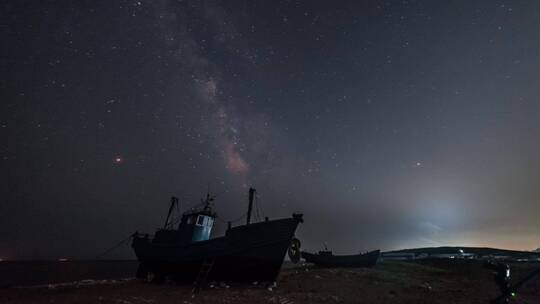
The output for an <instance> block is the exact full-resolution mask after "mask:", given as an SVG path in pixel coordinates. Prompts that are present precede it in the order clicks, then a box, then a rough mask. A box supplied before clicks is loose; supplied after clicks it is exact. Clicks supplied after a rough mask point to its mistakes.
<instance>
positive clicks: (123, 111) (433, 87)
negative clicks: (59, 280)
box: [0, 0, 540, 259]
mask: <svg viewBox="0 0 540 304" xmlns="http://www.w3.org/2000/svg"><path fill="white" fill-rule="evenodd" d="M7 2H9V3H5V2H4V4H2V5H1V15H0V20H1V24H0V26H1V31H2V46H1V48H0V50H1V55H0V56H1V61H0V68H1V74H2V81H1V84H0V86H1V87H0V98H1V104H0V138H1V139H2V140H1V145H0V158H1V159H0V172H1V181H0V200H1V203H0V231H1V237H0V258H4V259H7V258H12V259H13V258H57V257H73V258H92V257H95V256H96V255H97V254H99V253H100V252H102V251H104V250H105V249H107V248H108V247H110V246H112V245H113V244H115V243H116V242H118V241H120V240H122V239H123V238H125V237H127V236H128V235H129V234H131V233H133V232H134V231H135V230H138V231H146V232H150V233H152V232H154V231H155V228H157V227H158V226H161V225H162V224H163V222H164V218H165V215H166V212H167V209H168V204H169V199H170V196H171V195H176V196H178V197H179V198H180V203H181V207H182V209H185V208H187V207H190V206H193V205H195V204H197V203H198V202H199V199H200V198H201V197H203V196H204V195H205V194H206V191H207V188H208V187H210V191H211V192H212V193H214V194H217V198H216V202H215V208H216V211H217V212H218V215H219V221H217V224H218V227H217V231H216V232H217V233H219V232H222V231H223V230H224V229H225V226H226V224H224V221H227V220H231V219H236V218H239V217H241V215H242V214H244V213H245V211H246V209H247V189H248V188H249V186H253V187H255V188H256V189H257V190H258V195H259V198H258V204H257V205H258V211H259V213H260V214H261V216H264V215H266V216H269V217H270V218H277V217H289V216H290V215H291V213H292V212H302V213H304V218H305V223H304V224H302V225H301V226H300V227H299V229H298V231H297V237H299V238H300V239H301V240H302V241H303V248H304V249H307V250H319V249H320V248H321V247H322V243H324V242H326V243H328V246H329V247H330V248H332V249H334V251H336V252H338V253H345V252H358V251H359V250H361V251H366V250H371V249H377V248H380V249H382V250H389V249H399V248H411V247H418V246H442V245H471V246H492V247H502V248H512V249H523V250H532V249H535V248H537V247H539V246H540V220H539V215H540V187H539V184H538V183H539V181H540V100H539V97H540V85H539V84H538V82H539V79H540V2H538V1H492V0H486V1H429V0H424V1H412V0H411V1H350V2H339V1H270V0H267V1H167V0H159V1H145V0H140V1H7ZM241 223H242V222H240V221H239V222H236V223H235V225H239V224H241ZM112 257H133V255H132V254H131V250H130V248H129V247H128V246H126V247H125V248H123V249H122V250H120V251H119V252H116V253H113V254H112Z"/></svg>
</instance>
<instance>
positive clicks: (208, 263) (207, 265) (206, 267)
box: [191, 257, 216, 295]
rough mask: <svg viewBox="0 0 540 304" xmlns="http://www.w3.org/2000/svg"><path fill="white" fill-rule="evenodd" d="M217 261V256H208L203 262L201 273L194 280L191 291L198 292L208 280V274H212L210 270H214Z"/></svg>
mask: <svg viewBox="0 0 540 304" xmlns="http://www.w3.org/2000/svg"><path fill="white" fill-rule="evenodd" d="M215 262H216V258H214V257H213V258H206V259H204V260H203V263H202V264H201V268H200V269H199V274H197V278H196V279H195V281H194V282H193V290H192V291H191V292H192V293H193V294H194V295H195V294H198V293H199V291H200V290H201V288H202V287H203V285H204V284H205V283H206V280H207V279H208V274H210V271H212V267H214V263H215Z"/></svg>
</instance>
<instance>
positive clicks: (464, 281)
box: [0, 260, 540, 304]
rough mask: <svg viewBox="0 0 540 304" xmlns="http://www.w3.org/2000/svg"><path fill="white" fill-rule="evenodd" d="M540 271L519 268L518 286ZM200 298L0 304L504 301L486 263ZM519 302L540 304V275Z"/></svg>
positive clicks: (75, 287) (138, 292)
mask: <svg viewBox="0 0 540 304" xmlns="http://www.w3.org/2000/svg"><path fill="white" fill-rule="evenodd" d="M539 267H540V264H538V263H537V264H519V265H517V264H516V265H512V276H513V282H517V281H518V280H520V279H521V278H523V277H524V276H526V275H527V274H529V273H531V272H532V271H534V270H535V269H537V268H539ZM215 285H217V286H214V287H206V288H205V289H203V290H202V291H201V292H200V293H199V294H197V295H196V296H194V297H193V296H192V293H191V286H185V285H177V284H175V283H172V282H169V283H165V284H161V285H158V284H151V283H145V282H140V281H136V280H124V281H110V280H109V281H83V282H79V283H74V284H65V285H51V286H41V287H25V288H6V289H0V303H6V304H7V303H17V304H19V303H21V304H22V303H24V304H26V303H58V304H64V303H65V304H67V303H119V304H149V303H156V304H157V303H165V304H167V303H171V304H172V303H175V304H177V303H180V304H188V303H231V304H232V303H235V304H242V303H276V304H292V303H373V304H379V303H415V304H418V303H426V304H427V303H430V304H432V303H433V304H437V303H440V304H442V303H445V304H446V303H471V304H473V303H489V301H490V300H491V299H494V298H496V297H497V296H498V295H499V290H498V288H497V285H496V284H495V281H494V276H493V273H492V272H491V271H490V270H488V269H486V268H485V267H484V266H483V265H482V262H480V261H469V260H431V261H429V260H426V261H422V262H414V263H413V262H381V263H379V264H378V265H377V266H376V267H374V268H370V269H362V268H354V269H321V268H316V267H313V266H298V267H295V268H290V269H284V270H283V271H282V273H281V276H280V278H279V281H278V282H277V287H274V288H267V287H266V286H261V285H262V284H258V285H237V286H235V285H233V286H225V284H221V286H220V284H215ZM511 303H520V304H524V303H530V304H534V303H537V304H538V303H540V276H537V277H536V278H535V279H534V280H531V281H529V282H528V283H527V284H526V285H524V286H523V287H522V288H521V290H520V291H519V292H518V293H517V295H516V297H515V298H513V299H512V301H511Z"/></svg>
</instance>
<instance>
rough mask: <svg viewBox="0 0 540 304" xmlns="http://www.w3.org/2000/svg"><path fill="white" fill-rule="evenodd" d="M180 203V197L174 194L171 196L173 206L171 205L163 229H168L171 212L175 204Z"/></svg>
mask: <svg viewBox="0 0 540 304" xmlns="http://www.w3.org/2000/svg"><path fill="white" fill-rule="evenodd" d="M175 204H176V205H177V204H178V198H177V197H174V196H172V197H171V206H170V207H169V212H168V213H167V218H166V219H165V225H164V226H163V229H167V226H168V225H169V218H170V217H171V213H172V211H173V208H174V205H175Z"/></svg>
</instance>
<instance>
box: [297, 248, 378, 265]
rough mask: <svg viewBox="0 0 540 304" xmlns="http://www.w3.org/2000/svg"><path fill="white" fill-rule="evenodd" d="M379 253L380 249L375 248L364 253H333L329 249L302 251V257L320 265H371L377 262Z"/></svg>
mask: <svg viewBox="0 0 540 304" xmlns="http://www.w3.org/2000/svg"><path fill="white" fill-rule="evenodd" d="M380 253H381V252H380V250H375V251H370V252H368V253H364V254H353V255H333V254H332V251H329V250H324V251H319V252H318V253H316V254H315V253H309V252H305V251H302V257H303V258H304V259H305V260H306V262H308V263H313V264H315V265H317V266H320V267H372V266H375V264H377V260H378V259H379V255H380Z"/></svg>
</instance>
